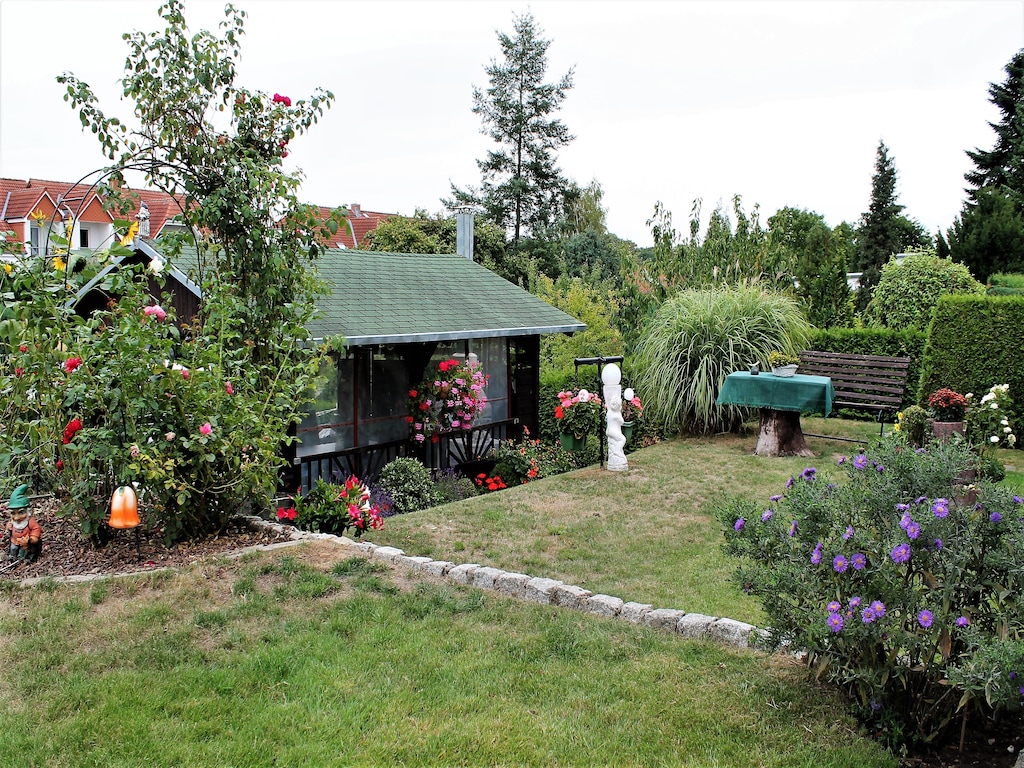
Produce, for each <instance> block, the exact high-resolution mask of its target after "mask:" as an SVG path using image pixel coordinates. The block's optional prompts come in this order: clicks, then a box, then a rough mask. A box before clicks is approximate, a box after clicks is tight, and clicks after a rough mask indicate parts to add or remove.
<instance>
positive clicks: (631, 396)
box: [622, 387, 644, 442]
mask: <svg viewBox="0 0 1024 768" xmlns="http://www.w3.org/2000/svg"><path fill="white" fill-rule="evenodd" d="M643 413H644V406H643V404H641V402H640V398H639V397H637V396H636V393H635V392H634V391H633V388H632V387H627V388H626V389H625V391H623V393H622V436H623V437H625V438H626V442H629V439H630V438H631V437H632V436H633V422H635V421H636V420H637V419H639V418H640V417H641V416H642V415H643Z"/></svg>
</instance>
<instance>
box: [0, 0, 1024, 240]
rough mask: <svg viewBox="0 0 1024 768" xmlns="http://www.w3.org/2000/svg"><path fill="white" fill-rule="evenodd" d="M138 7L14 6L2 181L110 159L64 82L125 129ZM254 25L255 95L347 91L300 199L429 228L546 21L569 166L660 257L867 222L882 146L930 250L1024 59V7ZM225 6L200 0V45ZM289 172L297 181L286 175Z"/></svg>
mask: <svg viewBox="0 0 1024 768" xmlns="http://www.w3.org/2000/svg"><path fill="white" fill-rule="evenodd" d="M158 5H159V3H158V2H156V0H154V1H153V2H142V1H141V0H121V1H120V2H116V1H102V2H101V1H99V0H78V1H76V2H67V1H58V0H2V2H0V175H2V176H5V177H13V178H26V179H27V178H29V177H30V176H31V177H35V178H49V179H57V180H62V181H74V180H76V179H78V178H79V177H81V176H83V175H85V174H87V173H89V172H91V171H94V170H96V169H98V168H101V167H102V166H103V165H105V162H104V158H103V156H102V155H101V154H100V152H99V149H98V147H99V145H98V143H97V142H96V141H95V138H94V137H93V136H92V134H87V133H83V132H82V129H81V125H80V123H79V120H78V117H77V115H76V114H75V113H74V112H73V111H72V110H71V109H70V107H69V106H68V105H67V104H65V103H64V101H63V100H62V96H63V92H62V90H61V87H60V86H59V85H58V84H57V83H56V81H55V77H56V75H58V74H59V73H60V72H62V71H65V70H67V71H71V72H74V73H75V74H76V75H77V76H78V77H79V78H81V79H82V80H85V81H86V82H88V83H89V84H90V85H92V86H93V88H94V90H95V91H96V92H97V94H98V95H99V97H100V106H101V108H103V109H104V110H105V111H106V112H107V114H110V115H116V116H119V117H128V116H130V105H128V104H127V103H126V102H122V101H120V89H119V86H118V79H119V78H120V76H121V75H122V74H123V67H124V59H125V56H126V54H127V50H128V49H127V46H126V44H125V43H124V42H123V41H122V40H121V35H122V33H124V32H127V31H133V30H136V29H138V30H143V31H147V32H149V31H154V30H157V29H160V30H162V29H163V22H162V21H161V20H160V19H159V18H158V16H157V13H156V9H157V7H158ZM236 5H237V6H238V7H240V8H242V9H244V10H245V11H246V12H247V13H248V14H249V18H248V20H247V23H246V27H245V28H246V36H245V38H244V39H243V43H242V55H243V60H242V63H241V66H240V68H239V69H240V71H239V79H238V84H240V85H242V86H245V87H247V88H249V89H251V90H264V91H266V92H268V93H275V92H276V93H282V94H286V95H288V96H290V97H291V98H292V99H293V100H294V99H297V98H300V97H306V96H308V95H310V94H311V93H312V91H313V89H314V88H315V87H316V86H322V87H324V88H327V89H328V90H331V91H333V92H334V93H335V95H336V97H337V100H336V102H335V104H334V106H333V108H332V109H331V110H330V112H329V113H328V114H327V116H326V118H325V119H323V120H321V122H320V123H319V124H318V125H316V126H314V128H313V130H312V131H311V132H310V133H309V134H308V135H307V136H305V137H302V138H300V139H297V140H295V141H293V142H292V146H291V156H290V157H289V158H288V159H287V160H286V163H288V164H290V167H294V168H301V169H302V170H303V172H304V174H305V179H306V180H305V182H304V184H303V195H302V196H303V198H305V199H306V200H307V201H309V202H315V203H318V204H321V205H332V206H333V205H341V204H351V203H359V204H360V205H362V207H363V208H365V209H367V210H374V211H385V212H393V213H401V214H406V215H411V214H412V213H413V211H414V209H415V208H425V209H427V210H428V211H430V212H435V211H439V210H441V207H442V206H441V203H440V199H441V197H443V196H447V195H448V194H449V183H450V182H455V183H456V184H458V185H460V186H466V185H478V184H479V181H480V177H479V172H478V170H477V166H476V160H477V159H478V158H482V157H483V156H484V154H485V152H486V151H487V149H488V148H490V146H491V145H492V143H491V142H490V140H489V139H487V138H486V137H485V136H483V135H481V134H480V127H481V126H480V121H479V118H478V117H477V116H475V115H473V114H472V112H471V111H470V110H471V107H472V97H471V91H472V86H473V85H477V86H480V87H486V86H487V84H488V83H487V76H486V74H485V72H484V67H485V65H486V64H487V63H488V62H489V61H490V60H491V59H492V58H497V57H499V56H500V48H499V45H498V41H497V36H496V30H501V31H503V32H506V33H509V34H511V33H512V19H513V14H514V13H522V12H524V11H527V10H529V11H531V12H532V13H533V15H534V17H535V19H536V20H537V22H538V23H539V25H540V26H541V28H542V29H543V31H544V36H545V37H546V38H548V39H551V40H552V41H553V42H552V45H551V47H550V49H549V50H548V77H547V80H548V81H554V80H556V79H557V78H559V77H560V76H561V75H562V74H563V73H564V72H565V71H566V70H567V69H568V68H569V67H571V66H573V67H575V87H574V88H573V89H572V90H571V91H570V92H569V95H568V98H567V99H566V101H565V103H564V105H563V108H562V109H561V111H560V113H559V115H560V117H561V118H562V119H563V121H564V122H565V123H566V124H567V125H568V127H569V129H570V131H571V132H572V133H573V134H574V135H575V136H576V137H577V138H576V140H575V141H574V142H573V143H572V144H570V145H569V146H568V147H566V148H564V149H563V150H562V151H561V152H560V154H559V164H560V166H561V167H562V169H563V171H564V172H565V174H566V175H567V176H568V177H570V178H573V179H575V180H576V181H578V182H579V183H580V184H581V185H586V184H587V183H589V182H590V180H591V179H595V178H596V179H597V180H598V181H599V182H600V183H601V185H602V187H603V188H604V191H605V198H604V203H605V206H606V207H607V209H608V223H609V228H610V230H611V231H612V232H614V233H615V234H617V235H619V236H621V237H625V238H628V239H631V240H634V241H635V242H637V243H638V244H640V245H649V244H650V243H651V237H650V232H649V229H648V227H647V226H646V221H647V220H648V219H649V218H650V216H651V214H652V212H653V209H654V203H655V201H658V200H661V201H663V202H664V203H665V205H666V206H667V207H668V209H669V210H671V211H672V212H673V214H674V222H675V224H676V227H677V228H678V229H679V230H680V231H685V230H686V221H687V219H688V216H689V212H690V208H691V205H692V203H693V201H694V199H696V198H702V199H703V201H704V204H703V210H704V215H705V216H704V217H705V219H706V217H707V214H708V213H710V211H711V210H712V209H713V208H714V207H715V205H716V204H717V203H718V202H719V201H721V202H723V203H725V204H728V203H729V201H730V199H731V198H732V196H733V195H734V194H739V195H742V197H743V203H744V207H745V208H746V209H747V210H748V211H749V210H750V209H751V208H752V207H753V205H754V204H755V203H757V204H759V205H760V209H761V217H762V221H766V220H767V218H768V217H769V216H770V215H771V214H772V213H774V212H775V211H776V210H777V209H778V208H780V207H782V206H786V205H789V206H794V207H798V208H807V209H810V210H814V211H817V212H819V213H821V214H823V215H824V216H825V219H826V220H827V221H828V223H829V224H831V225H836V224H838V223H839V222H841V221H843V220H846V221H850V222H855V221H856V220H857V219H858V217H859V216H860V215H861V213H862V212H864V211H865V210H866V209H867V206H868V201H869V197H870V190H871V175H872V173H873V171H874V160H875V151H876V148H877V146H878V141H879V139H882V140H884V141H885V143H886V145H887V146H888V147H889V150H890V157H892V158H893V160H894V162H895V164H896V168H897V170H898V172H899V182H898V185H897V194H898V196H899V202H900V203H902V204H903V205H904V206H906V210H905V211H904V212H905V213H906V214H907V215H909V216H911V217H913V218H915V219H917V220H918V221H920V222H921V224H923V225H924V226H925V228H926V229H928V230H929V232H931V233H932V234H934V232H935V231H936V229H937V228H938V227H942V228H943V230H945V228H946V227H948V226H949V225H950V224H951V222H952V220H953V218H954V217H955V216H956V215H957V213H958V212H959V210H960V206H961V203H962V201H963V198H964V193H963V188H964V186H965V182H964V179H963V174H964V172H965V171H967V170H969V169H970V168H971V163H970V161H969V159H968V158H967V156H966V155H965V154H964V150H966V149H971V148H974V147H981V148H983V149H991V147H992V144H993V141H994V138H995V134H994V133H993V131H992V130H991V128H990V127H989V126H988V121H995V120H998V113H997V111H996V109H995V107H993V106H992V105H991V104H990V103H989V101H988V85H989V83H990V82H1002V81H1003V80H1004V79H1005V72H1004V71H1003V67H1004V66H1005V65H1006V63H1007V62H1008V61H1009V60H1010V58H1011V57H1012V56H1013V55H1014V53H1016V51H1018V50H1019V49H1020V48H1022V47H1024V2H1022V0H970V1H969V2H967V1H965V2H959V1H957V2H924V1H923V0H917V1H915V0H894V1H886V0H875V1H874V2H843V1H841V0H817V2H812V1H811V0H804V1H803V2H776V1H775V0H760V1H755V2H740V1H739V0H726V1H721V0H720V1H719V2H696V1H693V2H678V1H675V2H673V1H670V0H663V1H662V2H620V1H618V0H616V1H602V2H588V1H587V0H572V1H568V2H567V1H565V0H534V2H532V3H530V4H525V3H522V2H497V1H493V0H488V1H486V2H485V1H479V0H478V1H477V2H433V1H431V0H419V1H418V2H399V1H398V0H392V1H390V2H381V1H379V0H378V1H376V2H367V1H366V0H351V1H349V2H327V0H322V1H321V2H307V1H306V0H291V1H290V2H284V1H283V0H237V2H236ZM223 8H224V3H223V2H210V1H208V0H191V2H186V4H185V13H186V18H187V19H188V20H189V25H190V27H191V28H192V30H193V31H196V30H198V29H201V28H206V29H215V28H216V26H217V24H218V23H219V21H220V20H221V19H222V18H223ZM286 167H287V166H286Z"/></svg>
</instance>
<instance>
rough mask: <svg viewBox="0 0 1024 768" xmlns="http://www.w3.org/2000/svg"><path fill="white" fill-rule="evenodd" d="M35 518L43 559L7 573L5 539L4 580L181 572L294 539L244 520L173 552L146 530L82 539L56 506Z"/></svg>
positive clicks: (0, 573) (49, 504)
mask: <svg viewBox="0 0 1024 768" xmlns="http://www.w3.org/2000/svg"><path fill="white" fill-rule="evenodd" d="M32 514H33V515H35V518H36V520H38V521H39V525H40V526H41V527H42V529H43V552H42V555H40V557H39V559H38V560H37V561H36V562H34V563H24V562H23V563H20V564H18V565H17V566H15V567H14V568H13V569H11V570H7V568H6V567H5V566H8V565H9V564H8V563H7V561H6V558H7V547H8V545H9V540H8V539H7V538H6V537H4V539H3V547H2V549H0V579H6V580H14V581H21V580H22V579H29V578H36V577H46V576H52V577H63V576H95V575H101V574H115V573H134V572H137V571H146V570H153V569H155V568H166V567H180V566H185V565H190V564H192V563H195V562H198V561H200V560H203V559H206V558H208V557H211V556H214V555H218V554H223V553H226V552H233V551H236V550H239V549H245V548H247V547H254V546H257V545H260V544H274V543H277V542H282V541H288V540H289V538H288V536H287V535H284V534H279V533H275V532H274V531H272V530H266V529H259V530H257V529H255V528H252V527H250V526H249V525H248V523H246V522H245V521H244V520H238V521H237V522H232V523H231V524H230V525H229V526H228V528H227V530H225V531H223V532H222V533H220V534H218V535H217V536H210V537H208V538H205V539H202V540H199V541H190V542H183V543H181V544H176V545H174V546H172V547H167V546H165V545H164V543H163V541H162V538H161V535H160V532H159V531H145V530H143V529H142V526H140V527H139V528H138V529H135V530H127V531H114V532H113V535H112V536H111V537H110V540H109V541H108V542H107V543H106V544H105V545H104V546H102V547H96V546H95V545H94V544H93V543H92V542H91V541H89V540H87V539H83V537H82V534H81V531H80V530H79V529H78V526H77V525H76V524H75V523H74V522H73V521H72V520H70V519H68V518H63V517H59V516H58V515H57V503H56V501H54V500H52V499H48V500H36V501H34V502H33V503H32Z"/></svg>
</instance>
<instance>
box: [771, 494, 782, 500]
mask: <svg viewBox="0 0 1024 768" xmlns="http://www.w3.org/2000/svg"><path fill="white" fill-rule="evenodd" d="M781 498H782V494H781V493H777V494H775V495H774V496H770V497H769V498H768V501H778V500H779V499H781Z"/></svg>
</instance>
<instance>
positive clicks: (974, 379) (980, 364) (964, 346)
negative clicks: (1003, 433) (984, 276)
mask: <svg viewBox="0 0 1024 768" xmlns="http://www.w3.org/2000/svg"><path fill="white" fill-rule="evenodd" d="M1022 337H1024V296H943V297H942V298H941V299H939V303H938V304H937V305H936V307H935V315H934V317H933V318H932V323H931V326H930V327H929V330H928V344H927V345H926V347H925V350H924V357H923V360H922V365H921V384H920V389H919V394H920V399H921V401H925V400H926V399H927V397H928V395H929V394H930V393H932V392H934V391H935V390H937V389H941V388H942V387H949V388H950V389H952V390H955V391H956V392H960V393H961V394H966V393H967V392H973V393H974V394H975V395H976V396H981V395H983V394H984V393H986V392H988V390H989V388H990V387H991V386H992V385H993V384H1009V385H1010V397H1012V398H1013V402H1014V403H1015V404H1016V405H1017V406H1018V408H1019V406H1020V405H1021V404H1022V403H1024V346H1022V345H1021V343H1020V339H1021V338H1022Z"/></svg>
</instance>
